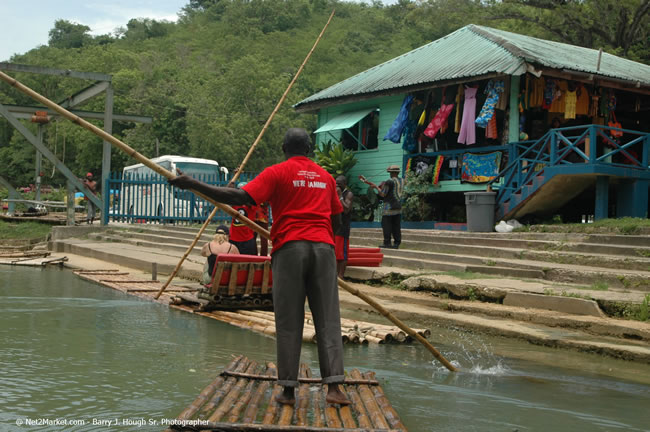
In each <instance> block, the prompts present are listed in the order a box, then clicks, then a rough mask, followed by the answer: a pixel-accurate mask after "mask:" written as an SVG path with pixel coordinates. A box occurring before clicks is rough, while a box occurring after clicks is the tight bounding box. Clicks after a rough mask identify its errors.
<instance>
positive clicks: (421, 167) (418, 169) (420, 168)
mask: <svg viewBox="0 0 650 432" xmlns="http://www.w3.org/2000/svg"><path fill="white" fill-rule="evenodd" d="M428 169H429V164H428V163H426V162H424V161H420V162H418V163H417V164H416V165H415V175H420V174H424V173H425V172H427V170H428Z"/></svg>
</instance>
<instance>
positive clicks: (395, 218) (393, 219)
mask: <svg viewBox="0 0 650 432" xmlns="http://www.w3.org/2000/svg"><path fill="white" fill-rule="evenodd" d="M381 229H382V231H383V232H384V246H390V238H391V235H392V236H393V240H394V242H393V246H395V247H397V246H399V245H400V243H402V215H401V214H396V215H391V216H386V215H384V216H382V217H381Z"/></svg>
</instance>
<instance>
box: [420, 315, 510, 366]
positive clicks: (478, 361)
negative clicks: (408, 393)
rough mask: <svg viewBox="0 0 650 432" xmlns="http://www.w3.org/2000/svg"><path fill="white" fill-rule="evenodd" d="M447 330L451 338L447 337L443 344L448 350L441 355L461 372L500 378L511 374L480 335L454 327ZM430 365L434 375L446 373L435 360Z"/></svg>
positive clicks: (503, 361)
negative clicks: (432, 367)
mask: <svg viewBox="0 0 650 432" xmlns="http://www.w3.org/2000/svg"><path fill="white" fill-rule="evenodd" d="M448 330H449V332H450V334H451V338H449V335H448V340H447V341H446V342H447V343H446V344H445V345H446V346H447V347H448V348H447V349H446V350H445V351H444V352H443V353H442V354H443V355H444V356H445V358H447V359H448V360H449V362H450V363H451V364H452V365H454V367H456V368H458V369H459V370H460V371H461V372H463V373H469V374H475V375H490V376H502V375H507V374H509V373H510V372H511V371H510V368H509V367H508V366H507V365H506V364H505V360H504V359H503V358H501V357H499V356H497V355H496V354H494V350H493V349H492V346H491V344H489V343H486V341H485V340H484V339H482V338H481V336H480V335H478V334H475V333H470V332H468V331H467V330H464V329H459V328H456V327H454V328H450V329H448ZM432 364H433V366H434V374H435V373H440V372H448V371H447V369H446V368H445V367H444V366H442V365H441V364H440V363H439V362H438V361H437V360H434V361H433V362H432Z"/></svg>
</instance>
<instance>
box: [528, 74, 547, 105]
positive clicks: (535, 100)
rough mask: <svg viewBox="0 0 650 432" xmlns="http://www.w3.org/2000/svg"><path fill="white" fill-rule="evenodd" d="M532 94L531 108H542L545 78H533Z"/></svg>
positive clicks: (530, 99)
mask: <svg viewBox="0 0 650 432" xmlns="http://www.w3.org/2000/svg"><path fill="white" fill-rule="evenodd" d="M532 81H533V82H532V89H531V92H530V98H529V106H530V107H531V108H536V107H541V106H542V105H543V104H544V89H545V88H546V82H545V81H544V78H541V77H540V78H533V80H532Z"/></svg>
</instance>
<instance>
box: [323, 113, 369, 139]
mask: <svg viewBox="0 0 650 432" xmlns="http://www.w3.org/2000/svg"><path fill="white" fill-rule="evenodd" d="M376 109H377V108H366V109H362V110H359V111H351V112H344V113H342V114H339V115H337V116H336V117H334V118H333V119H331V120H329V121H328V122H327V123H325V124H324V125H323V126H321V127H319V128H318V129H316V130H315V131H314V133H315V134H317V133H321V132H329V131H333V130H340V129H347V128H349V127H351V126H354V125H355V124H356V123H358V122H359V120H361V119H362V118H364V117H365V116H366V115H368V113H369V112H370V111H374V110H376Z"/></svg>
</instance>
